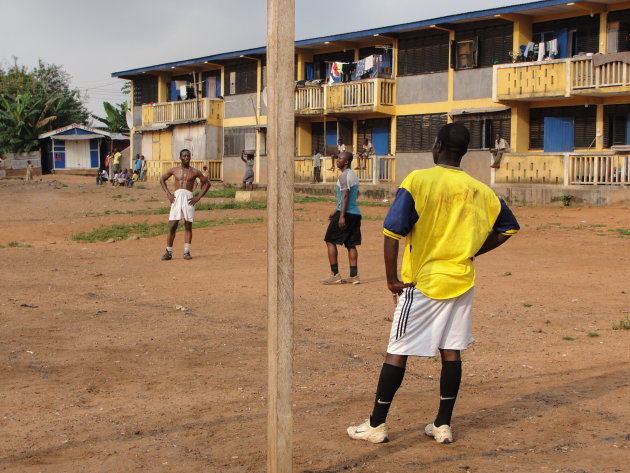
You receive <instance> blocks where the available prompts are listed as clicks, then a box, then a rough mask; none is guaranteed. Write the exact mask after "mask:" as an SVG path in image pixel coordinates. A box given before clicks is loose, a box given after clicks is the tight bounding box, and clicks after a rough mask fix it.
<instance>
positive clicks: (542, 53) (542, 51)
mask: <svg viewBox="0 0 630 473" xmlns="http://www.w3.org/2000/svg"><path fill="white" fill-rule="evenodd" d="M544 57H545V43H538V60H539V61H542V60H543V59H544Z"/></svg>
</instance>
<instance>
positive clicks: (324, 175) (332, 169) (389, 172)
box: [295, 156, 396, 184]
mask: <svg viewBox="0 0 630 473" xmlns="http://www.w3.org/2000/svg"><path fill="white" fill-rule="evenodd" d="M358 164H359V163H358V159H355V160H354V161H353V162H352V166H353V167H354V166H355V165H356V166H358ZM362 164H364V166H365V169H354V172H355V173H356V174H357V176H358V177H359V180H360V181H361V182H371V183H373V184H378V183H381V182H392V183H393V182H394V181H395V180H396V159H395V158H394V157H393V156H372V157H370V158H369V159H368V160H367V163H364V162H363V160H362ZM338 177H339V169H337V166H335V160H334V159H332V158H331V157H329V156H326V157H322V161H321V168H320V178H321V180H322V182H335V181H336V180H337V178H338ZM312 181H313V159H312V158H297V159H296V160H295V182H312Z"/></svg>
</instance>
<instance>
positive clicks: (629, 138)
mask: <svg viewBox="0 0 630 473" xmlns="http://www.w3.org/2000/svg"><path fill="white" fill-rule="evenodd" d="M626 144H627V145H630V115H626Z"/></svg>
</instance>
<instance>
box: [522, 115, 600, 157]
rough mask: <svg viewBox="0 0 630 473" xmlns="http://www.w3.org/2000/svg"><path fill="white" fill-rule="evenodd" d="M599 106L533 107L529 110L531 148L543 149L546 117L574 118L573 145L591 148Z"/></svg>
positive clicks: (593, 141) (593, 142)
mask: <svg viewBox="0 0 630 473" xmlns="http://www.w3.org/2000/svg"><path fill="white" fill-rule="evenodd" d="M596 116H597V107H595V106H591V107H557V108H533V109H531V110H530V112H529V148H530V149H543V148H544V145H545V117H571V118H573V130H574V133H573V146H574V147H575V148H591V147H593V146H594V144H595V132H596V128H597V126H596V123H597V118H596Z"/></svg>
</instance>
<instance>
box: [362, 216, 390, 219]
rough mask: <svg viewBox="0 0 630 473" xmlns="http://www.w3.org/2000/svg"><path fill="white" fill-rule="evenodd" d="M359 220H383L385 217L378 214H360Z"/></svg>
mask: <svg viewBox="0 0 630 473" xmlns="http://www.w3.org/2000/svg"><path fill="white" fill-rule="evenodd" d="M361 220H385V217H381V216H380V215H376V216H372V215H361Z"/></svg>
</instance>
